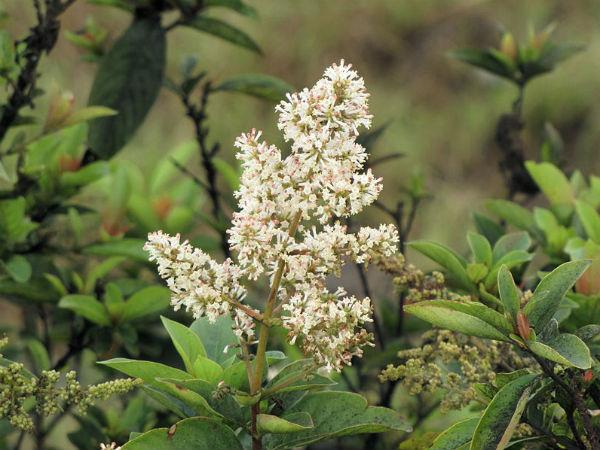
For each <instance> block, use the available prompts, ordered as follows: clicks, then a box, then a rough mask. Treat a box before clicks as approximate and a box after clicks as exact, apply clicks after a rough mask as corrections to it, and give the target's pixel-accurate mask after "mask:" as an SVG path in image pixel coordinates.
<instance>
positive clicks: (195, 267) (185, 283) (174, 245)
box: [144, 231, 246, 322]
mask: <svg viewBox="0 0 600 450" xmlns="http://www.w3.org/2000/svg"><path fill="white" fill-rule="evenodd" d="M144 249H145V250H146V251H147V252H148V253H149V254H150V261H156V264H157V265H158V274H159V275H160V276H161V277H162V278H164V279H165V280H167V286H168V287H169V289H171V292H172V296H171V304H172V305H173V306H174V308H175V311H177V310H178V309H179V308H181V307H182V306H184V307H185V309H186V310H187V311H191V313H192V315H193V316H194V318H196V319H197V318H200V317H203V316H206V317H208V319H209V320H210V321H211V322H214V321H215V319H216V318H217V317H219V316H222V315H224V314H228V313H229V312H230V311H231V310H232V303H233V302H237V301H239V300H241V299H243V297H244V295H245V293H246V291H245V289H244V288H243V287H242V286H241V285H240V282H239V278H240V276H241V272H240V269H239V268H238V267H237V266H236V265H235V264H233V263H232V261H231V260H230V259H227V260H226V261H225V262H224V263H223V264H219V263H217V262H216V261H214V260H213V259H212V258H211V257H210V256H208V255H207V254H206V253H204V252H203V251H202V250H200V249H197V248H194V247H192V246H191V245H190V244H189V242H188V241H185V242H180V237H179V235H176V236H169V235H167V234H164V233H163V232H162V231H157V232H155V233H150V234H149V235H148V242H146V245H145V246H144Z"/></svg>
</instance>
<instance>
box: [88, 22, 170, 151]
mask: <svg viewBox="0 0 600 450" xmlns="http://www.w3.org/2000/svg"><path fill="white" fill-rule="evenodd" d="M165 46H166V41H165V32H164V30H163V29H162V28H161V26H160V21H159V20H158V19H156V18H147V19H136V20H134V21H133V23H132V24H131V26H130V27H129V29H128V30H127V31H126V32H125V33H124V34H123V36H121V38H120V39H119V40H118V41H117V42H115V44H114V45H113V46H112V48H111V49H110V51H109V52H108V53H107V54H106V55H105V56H104V57H103V58H102V61H101V64H100V67H99V69H98V73H97V75H96V79H95V80H94V85H93V86H92V90H91V92H90V98H89V100H88V103H89V104H90V105H102V106H106V107H109V108H111V109H113V110H115V111H117V112H118V114H117V115H116V116H112V117H105V118H102V119H96V120H94V121H93V122H92V123H91V125H90V131H89V144H90V146H91V148H92V150H93V152H94V153H95V154H96V155H97V156H98V157H100V158H103V159H108V158H110V157H112V156H113V155H114V154H115V153H117V152H118V151H119V150H120V149H121V148H122V147H123V146H124V145H125V144H126V143H127V141H128V140H129V139H130V138H131V137H132V136H133V134H134V133H135V131H136V130H137V128H138V127H139V126H140V125H141V124H142V122H143V120H144V118H145V117H146V115H147V114H148V111H149V110H150V108H151V107H152V104H153V103H154V100H155V99H156V97H157V95H158V91H159V89H160V87H161V85H162V80H163V75H164V66H165Z"/></svg>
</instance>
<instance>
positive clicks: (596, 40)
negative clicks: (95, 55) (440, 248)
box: [4, 0, 600, 248]
mask: <svg viewBox="0 0 600 450" xmlns="http://www.w3.org/2000/svg"><path fill="white" fill-rule="evenodd" d="M249 3H250V4H251V5H252V6H254V7H255V8H256V9H257V10H258V12H259V15H260V17H259V18H258V19H257V20H252V19H247V18H241V16H237V15H235V14H227V12H226V11H225V12H223V11H214V14H215V15H216V16H219V17H221V18H226V19H227V20H228V21H231V22H232V23H233V24H235V25H238V26H239V27H240V28H241V29H243V30H244V31H246V32H248V34H250V35H251V36H252V37H253V38H255V39H256V41H257V42H258V43H259V45H260V46H261V47H262V49H263V52H264V55H263V56H262V57H261V56H256V55H254V54H252V53H251V52H247V51H245V50H243V49H240V48H238V47H235V46H232V45H230V44H228V43H226V42H224V41H220V40H218V39H215V38H213V37H211V36H208V35H203V34H199V33H197V32H194V31H189V30H184V29H181V30H179V29H178V30H176V31H175V32H173V33H170V35H169V44H168V45H169V50H168V52H169V69H168V73H169V74H171V75H172V76H175V75H176V73H177V71H178V70H177V69H178V66H179V65H180V64H181V62H182V60H183V58H184V57H185V56H187V55H195V56H197V57H198V58H199V61H200V63H199V64H200V66H201V67H202V68H206V69H208V72H209V76H210V77H211V78H212V79H215V80H217V81H218V80H220V79H223V78H226V77H228V76H230V75H235V74H239V73H247V72H263V73H268V74H272V75H276V76H279V77H281V78H283V79H284V80H286V81H288V82H289V83H291V84H292V85H294V86H296V87H303V86H310V85H312V83H313V82H314V81H315V80H316V79H318V78H319V77H320V74H321V73H322V70H323V68H324V67H326V66H327V65H329V64H330V63H332V62H334V61H338V60H339V59H341V58H344V59H345V60H346V61H348V62H351V63H352V64H353V65H354V66H355V67H356V68H357V69H358V71H359V72H360V74H362V75H363V76H364V78H365V80H366V83H367V86H368V89H369V91H370V92H371V94H372V98H371V108H372V112H373V114H374V116H375V120H374V124H375V126H377V125H382V124H385V123H388V122H389V127H388V128H387V131H386V132H385V134H384V135H383V137H382V138H381V140H380V141H379V142H378V144H377V147H376V149H375V151H374V153H375V154H384V153H386V152H389V151H392V150H394V151H401V152H403V153H404V154H405V155H406V156H405V157H404V158H403V159H402V160H398V161H395V162H391V163H388V164H386V165H383V166H380V167H378V169H377V174H378V175H380V176H383V177H384V192H383V198H384V200H388V201H390V202H392V201H394V199H395V198H396V197H397V196H398V194H399V192H400V189H401V186H402V185H403V183H404V182H405V181H406V180H407V178H408V177H409V176H410V175H411V174H412V173H413V172H414V171H415V170H421V171H422V172H423V173H424V175H425V177H426V180H427V187H428V189H429V190H430V191H431V193H432V194H433V198H431V199H430V200H428V201H426V202H425V203H424V205H423V206H422V207H421V209H420V211H419V215H418V218H417V221H416V227H415V232H414V234H413V236H419V237H427V238H432V239H440V240H441V241H442V242H445V243H448V244H451V245H452V246H453V247H455V248H465V246H466V244H465V242H463V238H462V237H463V236H464V229H465V228H466V227H468V226H469V225H468V214H469V212H470V211H472V210H474V209H478V208H481V205H482V202H483V201H484V200H485V199H486V198H489V197H491V196H500V197H501V196H504V195H505V192H504V186H503V183H502V179H501V177H500V174H499V172H498V170H497V160H498V152H497V148H496V147H495V144H494V142H493V135H494V128H495V122H496V120H497V118H498V117H499V115H500V114H501V113H503V112H505V111H507V110H508V109H509V108H510V104H511V102H512V100H513V99H514V97H515V95H516V89H515V88H514V87H513V86H511V85H509V83H507V82H505V81H502V80H500V79H497V78H493V77H491V76H489V75H487V74H484V73H482V72H479V71H476V70H474V69H472V68H469V67H467V66H465V65H463V64H461V63H460V62H456V61H453V60H451V59H450V58H449V57H448V56H447V52H448V51H449V50H452V49H456V48H460V47H465V46H487V45H497V44H498V41H499V39H500V35H501V33H502V32H503V31H504V30H511V31H513V32H514V33H515V35H516V36H517V38H522V39H525V38H526V35H527V28H528V27H529V26H534V27H536V28H538V29H539V28H542V27H543V26H545V25H546V24H548V23H550V22H557V24H558V27H557V31H556V35H555V39H557V40H565V41H570V42H576V43H581V44H584V45H585V46H586V48H585V50H584V51H583V52H581V53H579V54H578V55H576V56H575V57H574V58H572V59H570V60H568V61H567V62H566V63H564V64H562V65H561V66H560V67H559V68H558V70H556V71H555V72H553V73H551V74H549V75H546V76H543V77H541V78H540V79H536V80H535V81H534V82H533V83H531V86H530V87H529V88H528V90H527V94H526V99H525V108H524V115H525V119H526V122H527V126H526V138H527V142H528V149H527V150H528V156H530V157H531V158H535V157H536V155H537V152H538V146H539V145H538V144H539V140H540V133H541V130H542V127H543V124H544V122H545V121H550V122H552V123H553V124H554V125H555V126H556V127H557V128H558V130H559V131H560V132H561V134H562V135H563V138H564V139H565V142H566V154H567V160H568V161H569V165H570V166H578V167H582V168H584V169H585V171H586V172H588V173H590V172H594V171H598V165H599V163H600V162H599V161H598V159H597V158H596V149H597V148H598V142H599V140H600V127H599V126H597V125H599V122H600V114H598V113H599V112H600V102H598V99H599V95H598V92H600V76H598V74H599V73H600V71H599V69H600V3H599V2H598V1H596V0H569V1H564V0H563V1H560V0H528V1H526V2H525V1H522V0H496V1H484V0H456V1H450V0H329V1H327V2H325V1H318V0H302V1H288V0H260V1H250V2H249ZM4 8H5V9H6V11H7V12H8V13H9V17H10V18H9V19H8V20H9V26H8V27H9V29H11V30H12V31H13V32H15V33H16V34H15V35H16V36H18V35H22V34H23V33H25V31H26V30H27V28H28V26H29V25H30V24H31V23H32V14H33V11H32V8H31V5H30V2H28V1H23V0H4ZM90 15H92V16H94V18H95V19H96V21H97V23H98V24H99V25H101V26H103V27H105V28H107V29H108V30H109V31H110V40H114V39H116V38H117V37H118V35H119V34H120V33H121V31H122V30H123V29H124V28H125V27H126V26H127V21H128V20H129V16H128V15H127V14H126V13H124V12H121V11H118V10H114V9H111V8H103V7H99V6H94V5H89V4H86V2H85V1H84V0H80V1H78V2H77V3H76V4H75V5H74V6H73V7H72V8H71V9H70V10H69V11H68V12H67V13H66V14H65V16H64V18H63V30H71V31H75V30H78V29H80V28H82V26H83V24H84V21H85V19H86V17H88V16H90ZM42 70H43V71H45V73H46V76H45V78H43V79H42V85H43V87H44V88H46V89H48V90H49V91H50V92H52V90H56V89H58V88H61V89H68V90H70V91H72V92H73V93H74V94H75V97H76V101H77V103H78V105H84V104H85V102H86V100H87V96H88V92H89V89H90V85H91V82H92V77H93V74H94V70H95V66H94V65H93V64H91V63H87V62H84V61H81V59H80V57H79V50H78V49H77V48H75V47H74V46H73V45H72V44H71V43H70V42H68V41H67V40H66V39H64V38H62V37H61V39H60V41H59V43H58V45H57V47H56V48H55V50H54V51H53V52H52V54H51V55H50V57H49V58H47V59H45V61H44V62H43V67H42ZM40 109H41V110H42V111H43V108H40ZM209 113H210V116H211V122H210V125H211V138H212V139H214V140H218V141H220V142H221V143H222V144H223V155H224V156H225V157H227V158H228V159H230V160H233V153H234V149H233V141H234V139H235V137H236V136H237V135H239V134H240V133H241V132H243V131H246V130H248V129H250V128H252V127H256V128H259V129H264V130H265V136H266V138H267V139H268V140H269V141H271V142H273V143H276V144H280V143H281V137H280V134H279V132H278V131H277V129H276V127H275V122H276V115H275V113H274V110H273V107H272V106H271V105H268V104H265V103H264V102H262V101H259V100H255V99H252V98H249V97H240V96H239V95H232V94H220V95H215V96H213V97H212V99H211V104H210V109H209ZM192 136H193V134H192V127H191V124H190V122H189V121H188V120H185V119H184V115H183V110H182V108H181V106H180V104H179V103H178V100H177V99H176V98H175V97H174V96H173V95H172V94H171V93H170V92H168V91H166V90H163V92H162V93H161V95H160V97H159V99H158V101H157V103H156V104H155V105H154V108H153V109H152V112H151V114H150V115H149V117H148V118H147V120H146V122H145V123H144V125H143V127H142V128H141V129H140V130H139V131H138V133H137V135H136V137H135V139H134V140H133V141H132V142H131V143H130V144H129V145H128V147H127V149H126V150H125V151H124V152H122V153H121V155H120V156H119V157H120V158H125V159H128V160H131V161H134V162H135V163H136V164H138V165H140V167H142V169H148V168H150V167H151V166H152V165H153V163H154V162H155V161H156V160H157V159H158V158H159V157H160V156H161V155H162V154H164V153H165V152H166V151H167V150H169V149H172V148H173V147H174V146H176V145H177V144H178V143H181V142H183V141H185V140H188V139H191V138H192ZM371 215H372V214H371ZM442 218H443V219H442ZM455 241H457V242H455Z"/></svg>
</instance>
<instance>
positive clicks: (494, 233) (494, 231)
mask: <svg viewBox="0 0 600 450" xmlns="http://www.w3.org/2000/svg"><path fill="white" fill-rule="evenodd" d="M473 222H475V226H476V227H477V231H479V232H480V233H481V234H482V235H484V236H485V237H486V239H487V240H488V241H489V243H490V244H492V245H494V244H495V243H496V242H497V241H498V239H500V237H502V235H503V234H504V229H503V228H502V227H501V226H500V225H499V224H497V223H496V222H494V221H493V220H492V219H490V218H489V217H487V216H484V215H483V214H479V213H473Z"/></svg>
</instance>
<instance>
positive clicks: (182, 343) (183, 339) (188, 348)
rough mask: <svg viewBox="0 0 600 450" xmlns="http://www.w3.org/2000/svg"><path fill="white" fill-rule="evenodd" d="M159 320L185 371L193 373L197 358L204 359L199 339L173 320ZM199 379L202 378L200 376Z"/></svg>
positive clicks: (204, 352) (204, 354)
mask: <svg viewBox="0 0 600 450" xmlns="http://www.w3.org/2000/svg"><path fill="white" fill-rule="evenodd" d="M160 319H161V320H162V323H163V326H164V327H165V329H166V330H167V332H168V333H169V336H170V337H171V341H172V342H173V345H174V346H175V349H176V350H177V353H179V356H181V360H182V361H183V364H184V365H185V369H186V370H187V371H188V372H189V373H192V372H193V371H194V362H195V361H196V360H197V359H198V357H199V356H202V357H206V350H204V345H203V344H202V341H201V340H200V337H199V336H198V335H197V334H196V333H194V332H193V331H192V330H190V329H189V328H188V327H186V326H185V325H183V324H180V323H179V322H175V321H174V320H171V319H167V318H166V317H162V316H161V318H160ZM200 378H204V377H201V376H200Z"/></svg>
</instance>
